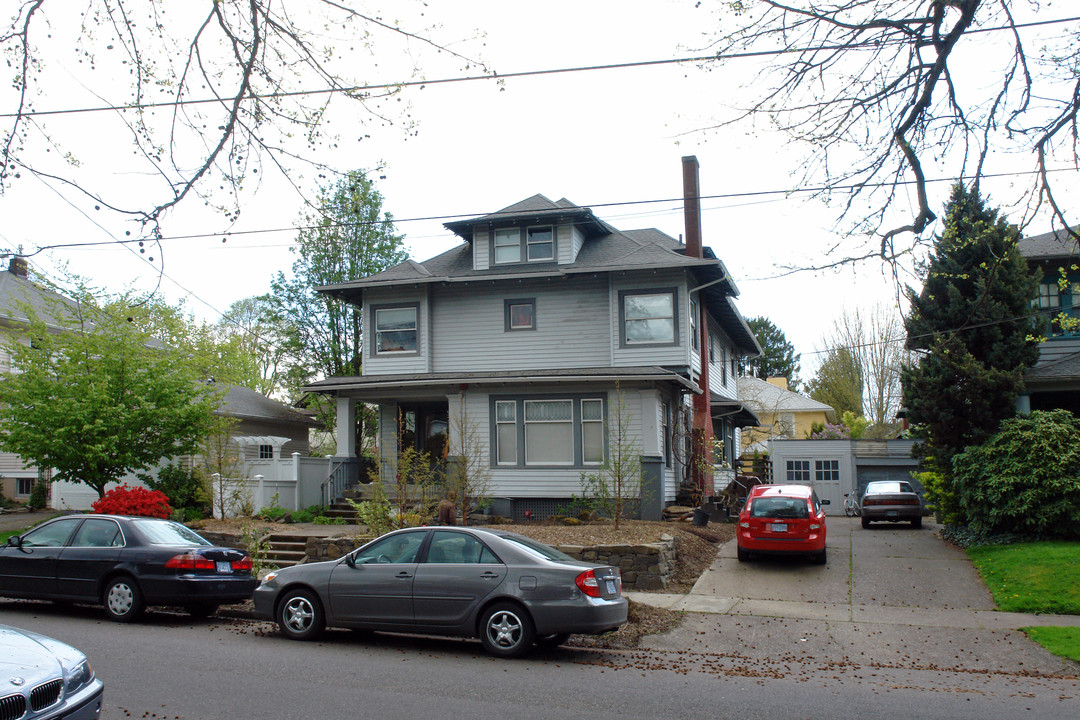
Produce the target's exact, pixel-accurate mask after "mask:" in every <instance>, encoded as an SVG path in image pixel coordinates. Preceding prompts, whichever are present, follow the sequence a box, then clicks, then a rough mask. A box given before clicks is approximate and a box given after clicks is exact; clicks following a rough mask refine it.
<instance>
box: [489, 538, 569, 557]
mask: <svg viewBox="0 0 1080 720" xmlns="http://www.w3.org/2000/svg"><path fill="white" fill-rule="evenodd" d="M499 537H501V538H502V539H503V540H505V541H506V542H508V543H510V544H511V545H516V546H517V547H518V548H520V549H522V550H524V551H525V552H527V553H529V554H531V555H536V556H539V557H541V558H543V559H544V560H573V559H574V558H572V557H570V556H569V555H567V554H566V553H564V552H561V551H559V550H556V549H555V548H553V547H551V546H550V545H545V544H544V543H542V542H537V541H536V540H533V539H532V538H527V537H525V536H524V535H515V534H513V533H507V534H505V535H499Z"/></svg>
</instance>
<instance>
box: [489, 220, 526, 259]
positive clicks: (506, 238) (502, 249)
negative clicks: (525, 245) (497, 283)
mask: <svg viewBox="0 0 1080 720" xmlns="http://www.w3.org/2000/svg"><path fill="white" fill-rule="evenodd" d="M519 262H521V230H520V229H518V228H516V227H515V228H497V229H496V230H495V264H496V265H502V264H503V263H519Z"/></svg>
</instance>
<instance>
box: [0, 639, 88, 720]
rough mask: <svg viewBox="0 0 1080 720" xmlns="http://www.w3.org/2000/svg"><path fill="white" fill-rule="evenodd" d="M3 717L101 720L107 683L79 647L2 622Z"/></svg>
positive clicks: (0, 712)
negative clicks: (104, 683) (101, 679)
mask: <svg viewBox="0 0 1080 720" xmlns="http://www.w3.org/2000/svg"><path fill="white" fill-rule="evenodd" d="M0 678H3V679H4V683H3V685H2V686H0V717H2V718H18V719H19V720H60V719H61V718H63V720H97V718H99V717H100V716H101V697H102V690H103V686H102V684H101V681H100V680H98V679H97V677H96V676H95V675H94V670H93V669H92V668H91V667H90V661H88V660H87V659H86V656H85V655H83V654H82V653H81V652H79V651H78V650H76V649H75V648H73V647H71V646H70V645H67V644H65V643H62V642H60V641H59V640H54V639H52V638H50V637H45V636H44V635H38V634H37V633H34V632H29V631H28V630H20V629H19V628H14V627H10V626H8V625H0Z"/></svg>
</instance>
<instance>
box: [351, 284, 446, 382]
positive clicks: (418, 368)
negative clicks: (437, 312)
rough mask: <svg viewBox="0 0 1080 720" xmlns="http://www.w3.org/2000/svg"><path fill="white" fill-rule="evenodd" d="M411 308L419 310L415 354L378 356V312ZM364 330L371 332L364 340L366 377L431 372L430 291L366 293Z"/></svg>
mask: <svg viewBox="0 0 1080 720" xmlns="http://www.w3.org/2000/svg"><path fill="white" fill-rule="evenodd" d="M399 304H400V305H409V304H415V305H417V306H418V307H419V312H418V313H417V319H416V333H417V344H418V350H419V352H417V353H415V354H412V353H410V354H401V355H382V356H380V355H378V354H377V353H375V351H374V345H375V308H377V307H383V306H386V305H399ZM364 305H365V308H364V327H365V328H366V329H368V332H366V333H365V334H366V335H367V337H366V338H365V340H364V344H365V347H364V367H363V374H364V375H392V374H396V373H422V372H431V369H430V357H431V312H430V306H429V304H428V299H427V290H426V288H420V289H408V290H393V291H380V290H368V291H367V292H365V293H364Z"/></svg>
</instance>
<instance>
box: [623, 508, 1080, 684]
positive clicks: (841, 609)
mask: <svg viewBox="0 0 1080 720" xmlns="http://www.w3.org/2000/svg"><path fill="white" fill-rule="evenodd" d="M938 529H939V528H938V526H937V525H935V524H934V523H932V522H924V524H923V527H922V528H921V529H919V530H914V529H912V528H910V527H909V526H907V525H889V524H882V525H880V526H879V525H877V524H875V525H873V526H871V527H870V529H867V530H864V529H863V528H862V527H861V525H860V523H859V519H858V518H844V517H840V518H837V517H830V518H829V520H828V543H827V548H828V553H829V560H828V563H827V564H826V565H825V566H820V565H814V564H812V563H810V562H809V561H807V560H805V559H803V558H799V557H790V558H757V559H755V560H753V561H751V562H747V563H740V562H739V561H738V560H737V559H736V557H735V541H734V540H732V541H731V542H729V543H726V544H724V545H722V546H721V547H720V549H719V552H718V554H717V558H716V560H715V561H714V562H713V564H712V566H711V567H710V568H709V569H708V570H707V571H706V572H705V573H704V574H703V575H702V576H701V578H700V579H699V580H698V582H697V584H696V585H695V586H694V588H693V590H692V591H691V592H690V594H688V595H665V594H662V593H627V595H628V597H630V598H631V599H633V600H635V601H638V602H642V603H645V604H649V605H655V606H659V607H667V608H670V609H673V610H682V611H686V612H689V613H692V614H691V615H690V616H688V618H687V620H686V621H685V622H684V623H683V624H682V626H681V627H679V628H678V629H677V630H675V631H674V632H672V633H668V634H666V635H663V636H656V637H654V638H651V639H650V640H649V642H648V647H651V648H655V649H674V648H680V647H681V648H684V649H692V650H697V651H700V652H705V653H710V654H715V653H720V654H730V655H732V656H734V657H740V658H744V659H746V660H747V661H749V660H753V661H754V662H755V663H758V665H757V666H758V667H762V668H772V669H775V668H773V666H774V664H775V662H776V661H775V658H786V659H788V660H793V659H798V658H805V661H806V662H814V663H822V662H823V663H830V662H834V661H835V660H836V659H837V658H841V659H843V660H844V661H845V662H853V663H856V664H858V662H859V659H861V661H862V662H867V661H870V662H873V663H874V664H876V665H882V664H884V665H895V666H897V667H908V666H911V665H912V664H913V663H914V664H915V665H917V666H918V667H923V668H927V667H950V668H958V669H963V670H964V671H965V672H977V673H983V672H1001V671H1003V669H1008V672H1015V673H1017V674H1018V675H1019V676H1022V675H1023V673H1026V672H1038V673H1050V674H1058V673H1066V674H1068V675H1071V676H1073V677H1075V673H1076V665H1075V664H1074V663H1071V662H1070V661H1067V660H1062V659H1061V658H1056V657H1054V656H1052V655H1050V654H1049V653H1047V652H1046V651H1045V650H1043V649H1042V648H1041V647H1039V646H1037V645H1036V644H1035V643H1033V642H1031V641H1030V640H1028V639H1027V637H1026V636H1025V635H1024V634H1023V633H1021V632H1018V630H1019V629H1020V628H1024V627H1029V626H1033V625H1059V626H1060V625H1070V626H1080V617H1078V616H1071V615H1070V616H1061V615H1028V614H1023V613H1003V612H998V611H996V610H994V603H993V600H992V599H991V597H990V594H989V592H988V591H987V590H986V587H985V586H984V585H983V583H982V581H981V580H980V579H979V577H978V574H977V573H976V572H975V570H974V568H973V567H972V565H971V563H970V561H969V560H968V558H967V555H966V554H965V553H964V552H963V551H962V550H959V549H957V548H955V547H953V546H952V545H949V544H947V543H945V542H943V541H942V540H940V539H939V538H938V537H937V534H936V532H935V531H936V530H938Z"/></svg>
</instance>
